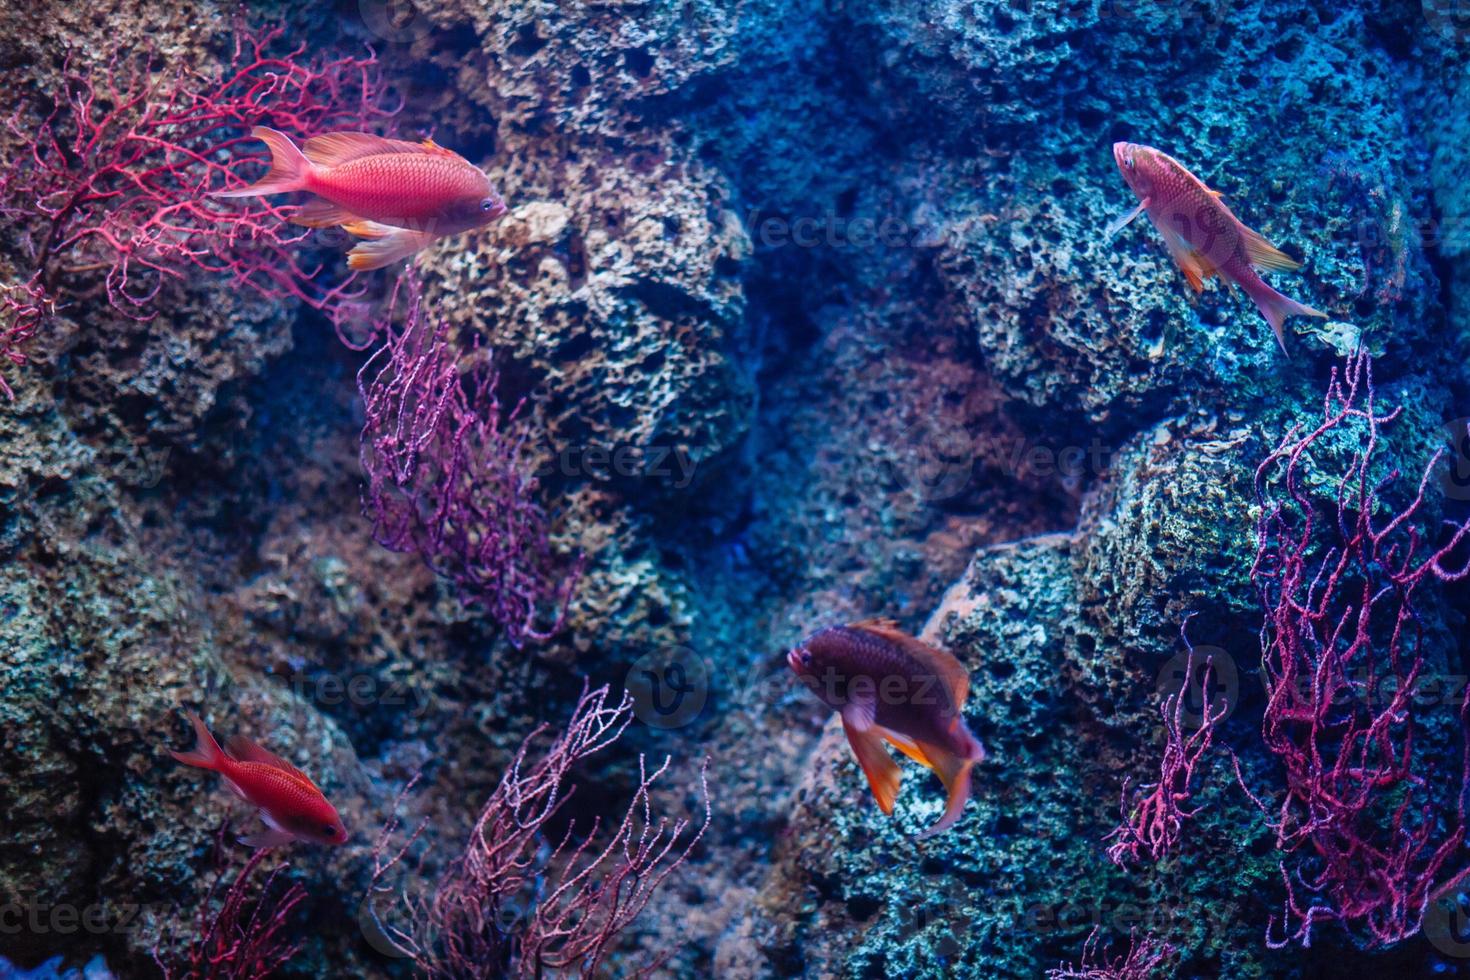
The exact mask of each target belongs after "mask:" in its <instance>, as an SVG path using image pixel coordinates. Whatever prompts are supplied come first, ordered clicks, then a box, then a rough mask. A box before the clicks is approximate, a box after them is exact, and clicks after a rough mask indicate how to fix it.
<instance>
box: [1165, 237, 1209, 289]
mask: <svg viewBox="0 0 1470 980" xmlns="http://www.w3.org/2000/svg"><path fill="white" fill-rule="evenodd" d="M1164 244H1165V245H1167V246H1168V247H1169V256H1170V258H1172V259H1173V260H1174V264H1175V265H1177V266H1178V267H1179V271H1180V272H1182V273H1184V278H1185V279H1186V280H1187V281H1188V282H1189V285H1190V286H1192V287H1193V288H1194V291H1195V292H1196V293H1202V292H1204V290H1205V280H1206V279H1209V278H1210V277H1211V276H1216V275H1219V272H1218V270H1216V269H1215V267H1214V266H1213V265H1211V264H1210V263H1209V262H1208V261H1207V260H1206V259H1205V257H1204V256H1202V255H1200V254H1199V253H1198V252H1196V251H1195V250H1194V249H1193V248H1192V247H1191V246H1190V245H1189V243H1188V242H1186V241H1183V240H1182V239H1180V238H1179V237H1178V236H1177V235H1174V234H1171V233H1170V232H1167V231H1166V232H1164Z"/></svg>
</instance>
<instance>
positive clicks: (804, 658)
mask: <svg viewBox="0 0 1470 980" xmlns="http://www.w3.org/2000/svg"><path fill="white" fill-rule="evenodd" d="M799 656H800V657H801V664H802V666H803V667H810V666H811V665H812V652H811V651H810V650H803V651H801V653H800V654H799Z"/></svg>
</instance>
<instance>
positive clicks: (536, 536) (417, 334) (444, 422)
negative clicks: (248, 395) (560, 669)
mask: <svg viewBox="0 0 1470 980" xmlns="http://www.w3.org/2000/svg"><path fill="white" fill-rule="evenodd" d="M400 298H406V315H405V318H404V324H403V326H402V327H401V328H395V327H394V326H393V325H392V324H391V314H390V317H389V319H386V320H384V321H383V325H382V327H381V331H382V333H383V334H384V335H385V337H386V339H385V340H384V342H383V344H382V346H381V347H380V348H379V349H378V350H377V351H376V352H375V353H374V354H373V355H372V356H371V357H370V358H368V360H367V362H366V363H365V364H363V366H362V369H361V370H360V371H359V372H358V376H357V385H358V390H359V391H360V392H361V394H362V403H363V408H364V411H365V413H366V422H365V424H364V426H363V430H362V442H361V453H360V455H361V461H362V468H363V473H364V474H365V476H366V478H367V485H366V487H365V488H364V490H363V497H362V501H363V512H364V513H365V514H366V515H367V516H368V518H369V519H370V520H371V521H372V522H373V536H374V537H375V538H376V540H377V541H378V543H379V544H381V545H383V546H384V547H386V548H389V549H391V550H393V551H400V552H408V553H417V554H419V555H421V556H422V557H423V559H424V561H425V562H426V563H427V564H428V565H429V567H430V568H431V569H433V570H434V572H435V573H436V574H438V575H440V576H442V577H444V578H446V579H447V580H449V581H451V582H453V583H454V584H455V587H456V589H457V591H458V593H459V595H460V598H461V599H462V600H463V601H464V602H465V603H466V604H468V605H470V606H472V607H475V608H479V609H482V610H483V611H484V612H485V613H486V614H488V615H489V616H490V617H491V618H492V619H493V620H494V621H495V622H496V623H498V624H499V625H500V626H501V627H502V628H503V629H504V630H505V631H506V636H507V637H508V638H509V639H510V641H511V642H512V643H513V644H515V645H516V646H520V645H521V644H522V643H524V642H525V641H526V640H527V639H531V640H544V639H548V638H549V637H550V636H551V635H552V634H553V633H555V632H556V631H557V630H558V629H559V628H560V627H561V624H562V622H563V620H564V618H565V615H566V608H567V603H568V601H569V600H570V598H571V590H572V588H573V586H574V585H575V583H576V580H577V577H578V575H579V573H580V568H581V566H580V562H578V563H574V565H573V567H572V568H571V569H570V570H566V571H565V572H564V574H558V562H557V558H556V556H555V554H554V553H553V551H552V548H551V544H550V541H549V539H548V537H547V526H546V517H545V514H544V513H543V512H542V511H541V508H540V507H539V506H538V505H537V503H536V490H537V482H536V479H535V477H534V476H533V475H532V474H531V472H530V471H531V467H530V465H529V463H528V462H527V461H526V460H525V459H524V453H523V449H524V440H525V433H524V430H523V429H522V428H521V427H520V426H519V425H518V424H517V423H518V420H519V414H520V409H521V407H522V406H521V405H520V404H517V405H516V406H515V407H513V408H512V409H511V410H510V411H509V412H503V411H502V406H501V404H500V400H499V398H498V397H497V395H496V385H497V381H498V376H497V373H496V371H495V368H494V366H493V365H492V364H491V363H490V361H489V358H488V356H481V355H482V354H485V355H488V352H481V351H472V352H471V353H470V356H469V358H468V360H470V361H471V362H472V363H471V364H470V366H469V367H467V368H465V369H463V370H462V369H461V364H460V358H459V351H458V349H457V347H456V346H455V345H454V344H452V343H451V342H450V340H449V337H448V336H447V330H448V326H447V324H446V323H445V322H444V321H442V320H439V319H436V318H433V317H430V316H429V315H427V313H426V312H425V309H424V305H423V300H422V297H421V295H420V293H419V289H418V286H417V283H416V282H415V280H414V279H413V276H412V273H408V274H406V275H405V276H404V277H402V278H401V279H400V280H399V282H398V285H397V287H396V288H395V290H394V295H393V299H394V301H395V304H396V302H397V301H398V300H399V299H400ZM548 607H549V608H551V609H554V610H555V613H554V615H553V616H552V619H551V622H550V623H549V624H547V625H538V623H539V621H540V620H541V618H542V614H543V612H544V610H546V609H547V608H548Z"/></svg>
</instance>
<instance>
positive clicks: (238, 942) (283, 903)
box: [153, 835, 306, 980]
mask: <svg viewBox="0 0 1470 980" xmlns="http://www.w3.org/2000/svg"><path fill="white" fill-rule="evenodd" d="M221 841H223V835H221ZM221 846H223V845H222V844H221ZM271 853H273V852H271V851H270V850H269V849H267V848H259V849H257V850H255V851H253V852H251V854H250V857H249V859H248V860H246V862H245V865H244V867H242V868H241V869H240V870H239V871H238V872H236V874H235V877H234V880H232V881H231V882H230V887H229V888H228V889H226V890H225V894H224V897H223V899H221V900H220V902H219V905H218V907H216V905H215V894H216V892H217V891H218V889H219V886H220V882H221V881H222V880H223V878H224V874H223V873H220V874H219V875H217V876H216V877H215V880H214V882H213V883H212V884H211V885H210V886H209V893H208V894H207V895H205V897H204V901H203V902H202V903H201V904H200V906H199V914H198V933H197V935H196V936H195V937H194V940H193V942H192V943H190V944H189V946H188V947H187V948H186V949H185V950H184V951H183V956H182V959H180V960H179V961H176V962H172V963H169V962H165V961H164V959H163V958H162V957H161V956H160V955H159V951H158V950H157V948H155V949H154V951H153V959H154V961H155V962H157V963H158V966H159V968H160V969H161V970H162V971H163V975H164V976H165V977H166V978H169V980H173V978H176V977H177V978H184V980H262V978H264V977H269V976H274V975H275V973H276V971H277V970H279V969H280V968H281V967H283V966H284V965H286V963H288V962H289V961H290V960H291V958H292V957H294V956H295V955H296V954H297V953H298V952H300V950H301V945H300V944H299V943H297V942H293V941H292V940H291V939H290V938H289V937H288V936H286V935H285V934H284V932H285V928H286V923H287V920H288V919H289V918H290V917H291V913H292V912H293V911H294V910H295V909H296V907H297V906H298V905H300V904H301V903H302V902H303V901H305V899H306V889H305V888H303V887H302V886H301V885H300V884H298V883H295V882H293V883H292V884H291V885H290V886H289V887H286V888H284V889H278V888H277V887H276V883H277V879H278V878H280V876H282V875H283V874H285V872H286V870H287V868H288V865H285V864H281V865H278V866H277V867H275V868H274V869H272V870H271V872H270V874H268V875H266V877H265V881H264V882H262V883H261V884H260V887H258V888H257V887H255V885H254V880H253V879H254V878H255V877H256V873H257V872H258V871H259V870H260V866H261V863H262V862H264V861H265V860H266V858H267V857H268V856H269V855H270V854H271Z"/></svg>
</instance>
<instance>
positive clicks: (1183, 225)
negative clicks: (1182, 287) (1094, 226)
mask: <svg viewBox="0 0 1470 980" xmlns="http://www.w3.org/2000/svg"><path fill="white" fill-rule="evenodd" d="M1113 159H1114V160H1116V161H1117V162H1118V169H1119V170H1120V171H1121V172H1122V174H1123V179H1124V180H1125V181H1127V183H1128V186H1129V187H1130V188H1132V190H1133V193H1134V194H1137V195H1138V207H1136V208H1134V209H1133V210H1132V211H1130V212H1129V213H1128V214H1126V215H1124V216H1123V217H1121V218H1119V219H1118V220H1117V221H1114V222H1113V223H1112V224H1111V225H1109V226H1108V235H1109V236H1112V235H1115V234H1117V233H1118V232H1119V231H1121V230H1122V229H1123V227H1124V226H1125V225H1127V224H1128V223H1129V222H1130V221H1132V220H1133V219H1134V218H1136V217H1138V216H1139V215H1140V214H1143V213H1144V212H1147V213H1148V219H1149V220H1150V221H1152V222H1153V224H1154V227H1155V228H1157V229H1158V230H1159V234H1161V235H1163V236H1164V244H1165V245H1166V246H1167V247H1168V249H1169V254H1170V255H1171V256H1172V257H1173V259H1174V262H1175V263H1176V264H1177V265H1178V266H1179V268H1180V269H1181V270H1182V271H1183V272H1184V278H1185V279H1187V280H1189V284H1190V285H1191V286H1193V287H1194V291H1195V292H1196V293H1198V292H1202V291H1203V290H1204V282H1205V280H1206V279H1209V278H1210V277H1211V276H1219V277H1220V278H1221V279H1222V280H1223V281H1224V282H1225V284H1226V285H1227V286H1229V285H1230V284H1231V283H1236V284H1237V285H1239V286H1240V288H1241V289H1243V290H1245V294H1246V295H1247V296H1249V297H1250V298H1251V299H1252V300H1254V301H1255V304H1256V306H1257V307H1258V308H1259V309H1260V311H1261V315H1262V316H1264V317H1265V318H1266V322H1267V323H1269V324H1271V329H1272V330H1273V331H1274V332H1275V334H1276V342H1277V343H1278V344H1280V345H1281V350H1282V351H1283V352H1284V351H1285V350H1286V337H1285V334H1284V333H1283V332H1282V324H1283V323H1284V322H1285V321H1286V318H1287V317H1289V316H1320V317H1325V316H1326V315H1327V314H1326V313H1323V312H1322V311H1320V310H1314V309H1312V308H1311V307H1310V306H1306V305H1303V304H1301V303H1298V302H1297V301H1296V300H1294V299H1291V298H1289V297H1287V296H1283V295H1282V294H1281V293H1278V292H1277V291H1276V290H1274V289H1272V288H1271V287H1270V286H1268V285H1266V283H1265V281H1264V280H1262V279H1261V277H1260V276H1259V275H1257V274H1256V270H1257V269H1273V270H1278V269H1287V270H1294V269H1300V268H1301V263H1300V262H1298V261H1296V260H1295V259H1293V258H1292V257H1291V256H1289V255H1287V254H1286V253H1285V252H1282V251H1281V250H1280V249H1278V248H1277V247H1276V246H1274V245H1272V244H1271V243H1270V242H1268V241H1266V239H1265V238H1263V237H1262V236H1261V235H1259V234H1258V233H1256V232H1254V231H1252V230H1251V229H1249V228H1247V227H1246V226H1245V223H1244V222H1242V221H1241V220H1240V219H1239V218H1237V217H1236V216H1235V215H1234V214H1233V213H1231V211H1230V209H1229V208H1228V207H1226V206H1225V202H1224V201H1222V200H1221V199H1220V192H1219V191H1216V190H1211V189H1210V188H1208V187H1206V186H1205V184H1204V182H1203V181H1202V180H1200V179H1199V178H1198V177H1196V176H1195V175H1194V174H1192V173H1190V172H1189V171H1188V170H1186V169H1184V165H1183V164H1181V163H1180V162H1179V161H1178V160H1175V159H1174V158H1173V157H1171V156H1169V155H1168V154H1167V153H1163V152H1160V151H1159V150H1156V149H1154V148H1153V147H1151V146H1143V145H1142V144H1139V143H1114V144H1113Z"/></svg>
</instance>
